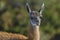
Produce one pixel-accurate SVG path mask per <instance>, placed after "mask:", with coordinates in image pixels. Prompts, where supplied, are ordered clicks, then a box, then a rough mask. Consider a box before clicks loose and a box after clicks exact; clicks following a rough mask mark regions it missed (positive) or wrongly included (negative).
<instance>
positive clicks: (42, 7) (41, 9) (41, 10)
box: [39, 3, 44, 14]
mask: <svg viewBox="0 0 60 40" xmlns="http://www.w3.org/2000/svg"><path fill="white" fill-rule="evenodd" d="M43 10H44V3H43V4H42V5H41V8H40V10H39V13H40V14H42V12H43Z"/></svg>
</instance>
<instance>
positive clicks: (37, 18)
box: [26, 3, 44, 26]
mask: <svg viewBox="0 0 60 40" xmlns="http://www.w3.org/2000/svg"><path fill="white" fill-rule="evenodd" d="M26 8H27V11H28V13H29V16H30V23H31V25H32V26H39V25H40V23H41V17H42V12H43V9H44V3H43V4H42V5H41V9H40V10H39V11H32V10H31V8H30V6H29V4H28V3H26Z"/></svg>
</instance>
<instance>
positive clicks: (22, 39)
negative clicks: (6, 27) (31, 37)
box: [0, 32, 28, 40]
mask: <svg viewBox="0 0 60 40" xmlns="http://www.w3.org/2000/svg"><path fill="white" fill-rule="evenodd" d="M0 40H28V38H27V37H26V36H24V35H21V34H13V33H7V32H0Z"/></svg>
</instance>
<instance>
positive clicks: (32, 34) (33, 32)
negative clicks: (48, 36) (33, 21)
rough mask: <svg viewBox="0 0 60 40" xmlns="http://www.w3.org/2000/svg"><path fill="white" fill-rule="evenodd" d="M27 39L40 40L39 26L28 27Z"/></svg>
mask: <svg viewBox="0 0 60 40" xmlns="http://www.w3.org/2000/svg"><path fill="white" fill-rule="evenodd" d="M29 40H40V32H39V26H34V27H33V26H31V27H30V31H29Z"/></svg>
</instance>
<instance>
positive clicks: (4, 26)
mask: <svg viewBox="0 0 60 40" xmlns="http://www.w3.org/2000/svg"><path fill="white" fill-rule="evenodd" d="M1 2H2V3H1ZM26 2H28V3H29V4H30V7H31V9H32V10H36V11H39V9H40V5H41V4H42V3H43V2H44V4H45V8H44V11H43V14H42V15H43V18H42V22H41V25H40V31H41V35H42V36H41V39H42V40H49V39H50V38H51V37H52V36H53V35H54V34H60V0H14V1H12V2H11V3H9V2H8V1H7V0H2V1H0V9H1V8H4V7H6V8H7V11H6V12H4V13H3V14H1V13H2V12H1V10H0V31H7V32H12V33H20V34H24V35H27V34H28V30H29V27H30V24H29V22H30V21H29V16H28V12H27V10H26ZM16 3H18V5H19V6H17V4H16ZM15 4H16V5H15ZM59 40H60V39H59Z"/></svg>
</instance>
